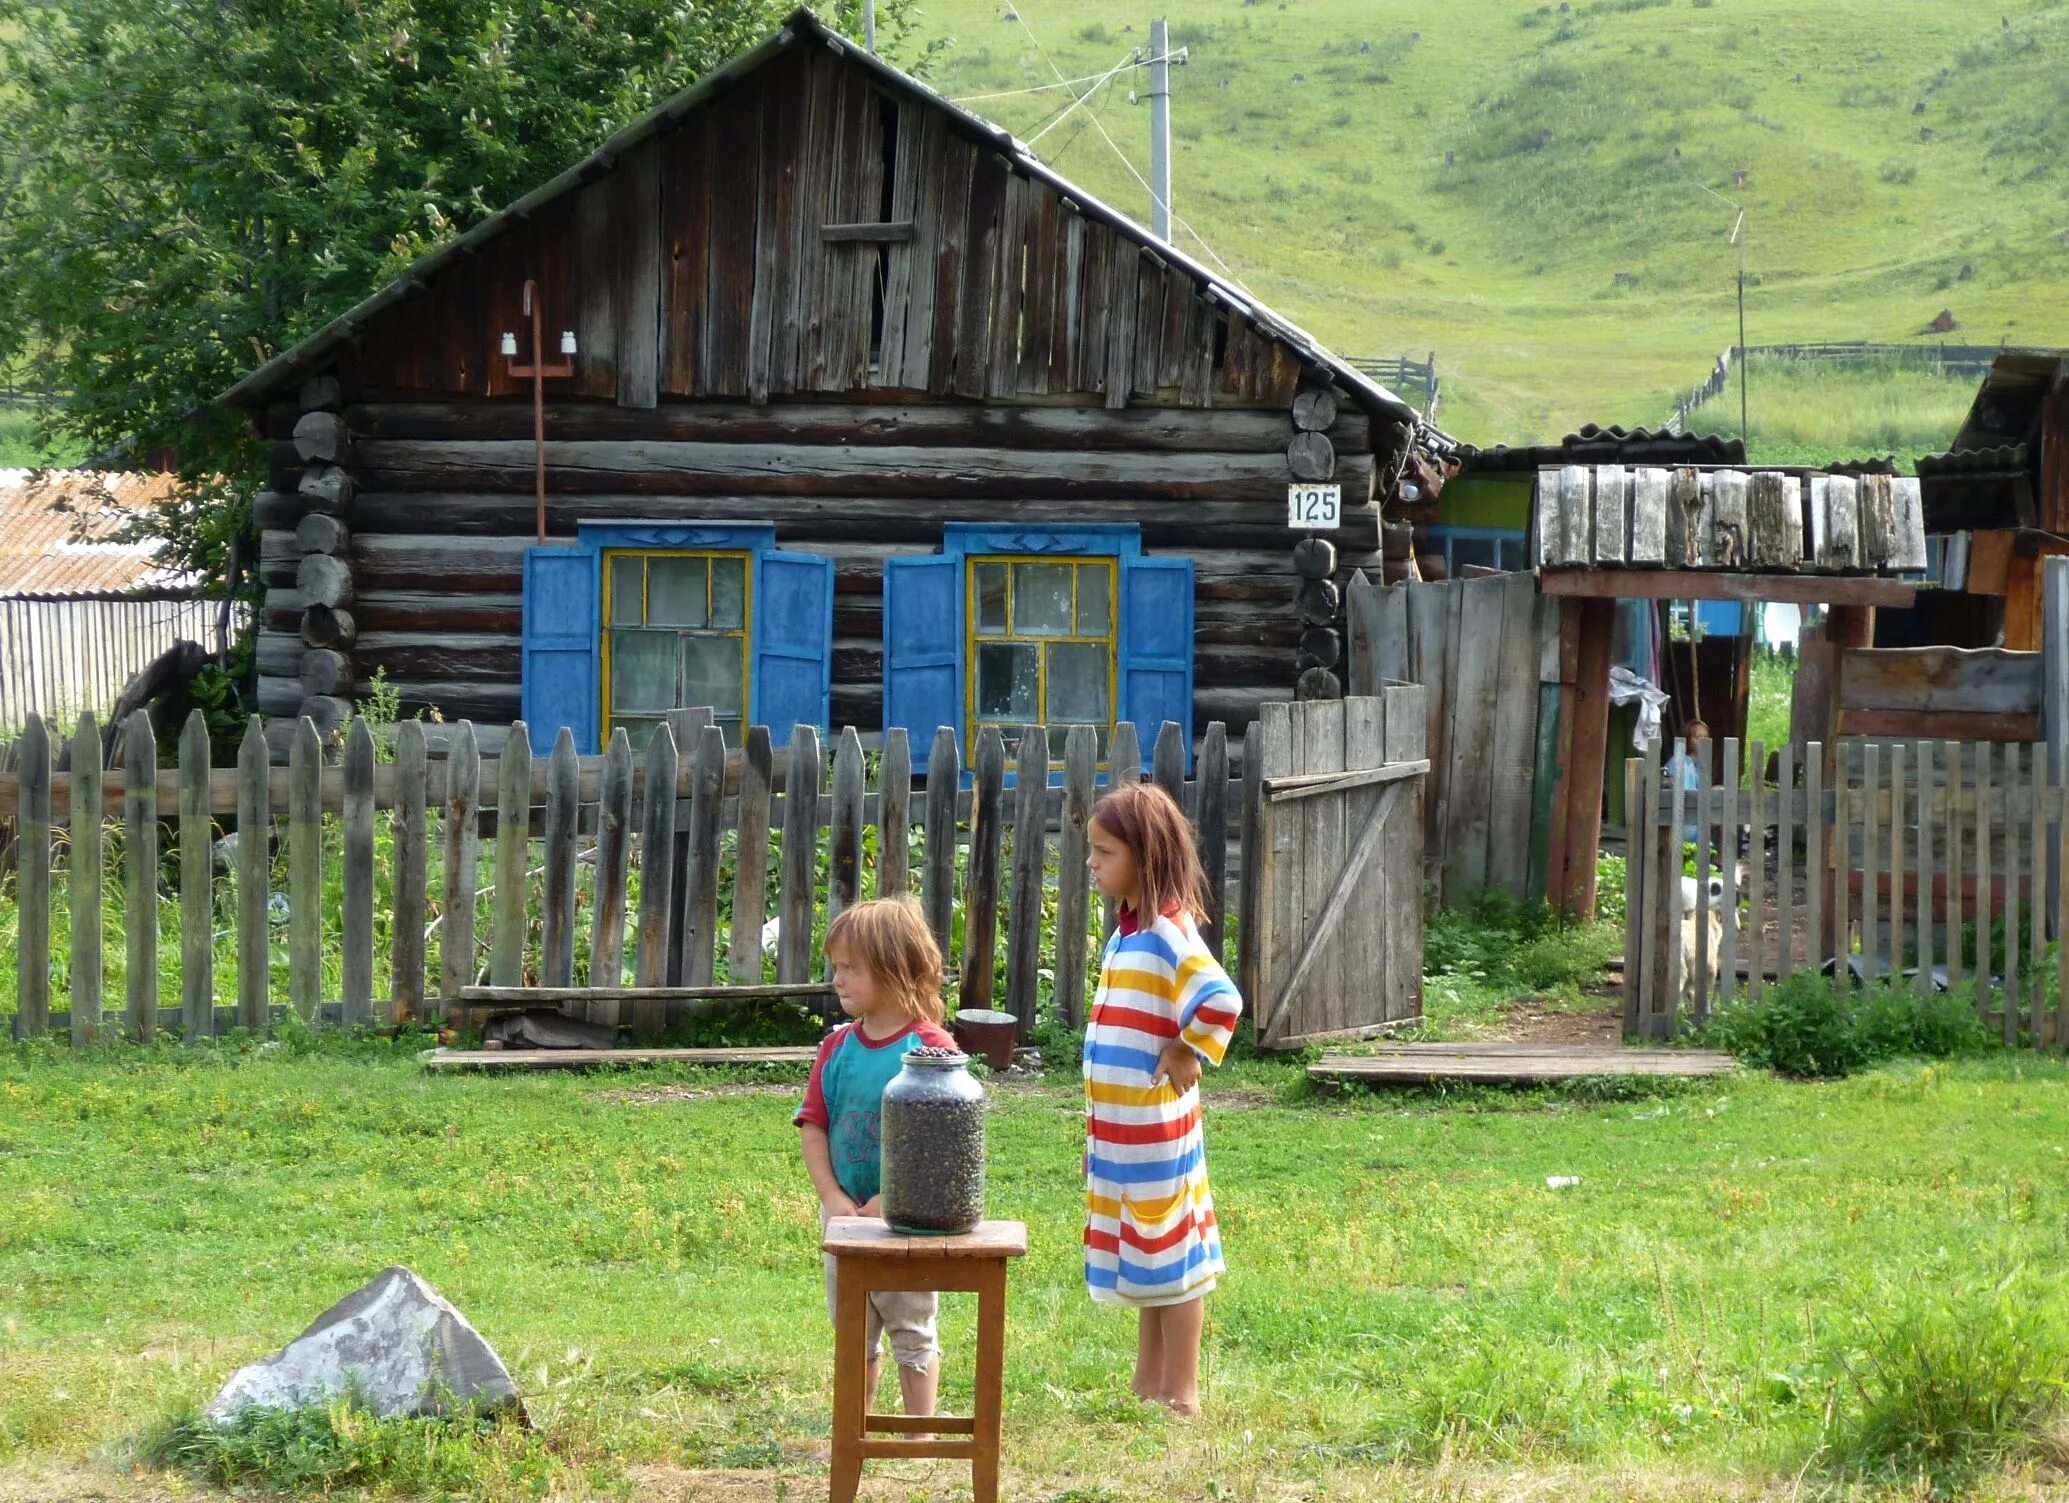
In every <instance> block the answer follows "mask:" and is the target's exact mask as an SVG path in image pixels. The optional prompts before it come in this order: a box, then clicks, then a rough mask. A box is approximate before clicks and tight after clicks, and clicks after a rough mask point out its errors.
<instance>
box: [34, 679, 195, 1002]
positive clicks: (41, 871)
mask: <svg viewBox="0 0 2069 1503" xmlns="http://www.w3.org/2000/svg"><path fill="white" fill-rule="evenodd" d="M196 713H197V714H198V713H200V712H199V711H196ZM16 756H17V759H18V763H19V766H20V768H21V781H20V785H19V786H20V788H21V818H20V828H21V833H20V836H19V839H18V843H17V846H16V849H17V851H18V852H19V855H18V857H17V865H16V868H15V870H16V887H15V896H16V897H17V899H18V900H19V901H18V903H17V905H16V908H17V911H18V912H19V914H20V915H21V925H20V927H21V932H20V936H19V941H20V948H19V950H18V952H17V953H18V955H19V963H18V984H19V986H20V991H21V995H20V999H19V1002H18V1003H17V1010H16V1012H15V1015H14V1036H15V1037H16V1038H18V1039H30V1038H38V1037H40V1036H41V1035H42V1034H43V1033H44V1032H45V1031H46V1030H48V1029H49V1027H50V730H49V728H48V726H46V725H45V724H44V720H43V717H42V716H41V715H38V714H35V713H33V712H31V714H30V715H29V719H28V724H27V725H26V726H24V727H23V729H22V739H21V742H20V744H19V745H18V746H17V748H16Z"/></svg>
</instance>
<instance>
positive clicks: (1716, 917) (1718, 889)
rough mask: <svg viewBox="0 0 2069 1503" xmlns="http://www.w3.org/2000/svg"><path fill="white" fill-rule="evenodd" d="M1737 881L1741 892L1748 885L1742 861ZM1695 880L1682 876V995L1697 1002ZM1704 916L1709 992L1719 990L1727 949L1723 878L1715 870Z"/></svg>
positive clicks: (1734, 920) (1733, 918)
mask: <svg viewBox="0 0 2069 1503" xmlns="http://www.w3.org/2000/svg"><path fill="white" fill-rule="evenodd" d="M1738 883H1739V888H1740V890H1741V891H1743V890H1744V888H1745V885H1746V871H1745V866H1744V864H1743V863H1741V864H1740V866H1739V868H1738ZM1696 897H1697V890H1696V881H1695V878H1693V877H1683V878H1682V879H1681V996H1682V998H1683V1000H1684V1001H1688V1002H1694V1001H1695V981H1696V970H1695V966H1696V944H1695V924H1696ZM1730 917H1731V921H1732V926H1733V932H1734V933H1736V932H1737V926H1738V915H1737V914H1736V913H1734V914H1732V915H1731V916H1730ZM1703 919H1704V922H1705V923H1706V924H1707V926H1708V928H1709V931H1710V945H1709V954H1708V956H1707V957H1706V959H1707V964H1706V967H1705V969H1706V970H1707V971H1708V972H1709V983H1710V985H1709V991H1710V995H1712V996H1715V995H1716V993H1717V978H1718V976H1719V975H1720V974H1721V973H1722V972H1721V968H1722V959H1721V957H1722V954H1723V950H1724V919H1725V913H1724V878H1723V876H1722V875H1721V874H1720V873H1717V872H1712V873H1711V874H1710V883H1709V904H1708V906H1707V907H1706V908H1705V909H1704V910H1703Z"/></svg>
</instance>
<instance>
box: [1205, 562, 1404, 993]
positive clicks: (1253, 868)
mask: <svg viewBox="0 0 2069 1503" xmlns="http://www.w3.org/2000/svg"><path fill="white" fill-rule="evenodd" d="M1404 603H1405V602H1404ZM1263 803H1264V736H1263V733H1262V732H1261V731H1260V730H1259V729H1258V727H1257V722H1256V721H1252V722H1251V723H1250V725H1249V726H1248V727H1247V728H1246V729H1245V730H1244V732H1243V806H1242V809H1241V811H1240V814H1239V817H1240V819H1241V821H1242V833H1241V837H1240V840H1241V846H1242V851H1243V865H1242V871H1241V874H1240V876H1239V877H1238V879H1237V880H1238V885H1237V897H1236V915H1237V917H1236V971H1235V977H1236V990H1237V991H1239V992H1241V993H1242V994H1243V995H1244V996H1245V997H1255V996H1257V995H1258V964H1259V959H1258V956H1259V951H1258V944H1257V935H1258V926H1259V925H1260V924H1262V923H1263V922H1264V914H1263V911H1262V907H1261V904H1260V901H1259V895H1260V891H1261V884H1260V883H1259V880H1258V879H1259V876H1260V874H1261V872H1262V870H1263V867H1264V845H1263V834H1262V821H1263V816H1262V814H1261V813H1260V812H1259V811H1260V809H1261V807H1262V805H1263ZM1253 1006H1254V1004H1253ZM1251 1026H1252V1028H1253V1030H1254V1029H1255V1026H1256V1020H1255V1018H1254V1017H1253V1018H1252V1020H1251Z"/></svg>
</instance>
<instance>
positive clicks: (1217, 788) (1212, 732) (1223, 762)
mask: <svg viewBox="0 0 2069 1503" xmlns="http://www.w3.org/2000/svg"><path fill="white" fill-rule="evenodd" d="M1199 772H1200V778H1199V788H1198V790H1197V792H1196V794H1195V796H1194V799H1193V807H1194V809H1195V810H1196V811H1197V812H1196V813H1195V816H1194V819H1195V823H1196V824H1197V825H1198V827H1199V832H1200V866H1201V868H1202V869H1203V870H1204V871H1205V872H1206V874H1207V911H1206V912H1205V913H1204V914H1202V915H1201V916H1200V937H1201V938H1202V939H1204V940H1205V941H1206V942H1207V948H1208V949H1209V950H1211V951H1213V952H1214V958H1215V960H1217V961H1225V957H1224V956H1223V955H1222V943H1221V937H1222V915H1223V912H1224V910H1225V909H1226V908H1227V906H1228V728H1227V727H1226V726H1224V725H1223V724H1222V723H1221V722H1220V721H1218V720H1216V721H1211V722H1209V724H1208V726H1207V734H1206V736H1205V738H1204V739H1203V740H1202V741H1201V743H1200V768H1199Z"/></svg>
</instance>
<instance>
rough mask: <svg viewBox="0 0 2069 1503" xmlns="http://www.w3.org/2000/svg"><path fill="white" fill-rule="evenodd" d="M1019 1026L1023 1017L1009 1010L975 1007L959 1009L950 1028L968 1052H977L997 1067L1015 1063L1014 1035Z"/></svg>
mask: <svg viewBox="0 0 2069 1503" xmlns="http://www.w3.org/2000/svg"><path fill="white" fill-rule="evenodd" d="M1019 1027H1020V1019H1018V1018H1017V1017H1015V1016H1014V1015H1013V1014H1012V1013H1010V1012H986V1011H983V1010H981V1009H977V1008H972V1009H970V1010H968V1011H965V1012H959V1013H957V1014H956V1015H955V1018H954V1019H953V1020H952V1021H951V1022H950V1023H949V1025H948V1031H949V1034H950V1036H951V1037H953V1038H954V1039H955V1041H956V1042H957V1043H958V1044H960V1045H962V1047H963V1052H964V1053H965V1054H974V1055H976V1056H977V1057H978V1058H979V1059H981V1060H983V1061H984V1062H985V1064H987V1065H989V1066H990V1067H991V1068H992V1069H994V1070H1005V1069H1007V1068H1008V1067H1009V1066H1011V1065H1012V1063H1013V1044H1014V1035H1015V1034H1016V1033H1017V1032H1018V1030H1019Z"/></svg>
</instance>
